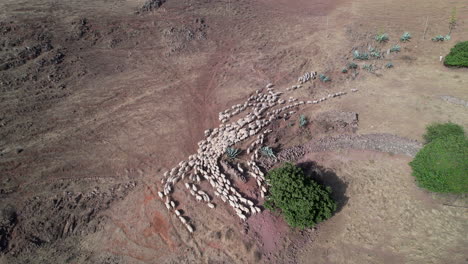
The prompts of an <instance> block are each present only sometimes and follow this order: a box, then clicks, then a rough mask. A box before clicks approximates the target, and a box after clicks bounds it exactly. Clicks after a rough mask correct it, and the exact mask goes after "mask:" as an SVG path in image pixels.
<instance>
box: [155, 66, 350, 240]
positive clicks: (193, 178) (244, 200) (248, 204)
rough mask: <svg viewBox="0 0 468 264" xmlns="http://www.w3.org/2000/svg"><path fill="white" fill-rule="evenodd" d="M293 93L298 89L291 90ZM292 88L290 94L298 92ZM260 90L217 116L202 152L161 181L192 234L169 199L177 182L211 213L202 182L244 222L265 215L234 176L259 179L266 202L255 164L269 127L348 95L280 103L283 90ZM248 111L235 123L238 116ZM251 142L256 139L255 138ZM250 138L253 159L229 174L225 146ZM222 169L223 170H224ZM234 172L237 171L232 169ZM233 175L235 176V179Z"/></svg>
mask: <svg viewBox="0 0 468 264" xmlns="http://www.w3.org/2000/svg"><path fill="white" fill-rule="evenodd" d="M315 76H316V73H315V72H312V73H308V74H307V73H306V74H305V75H304V76H302V77H300V78H299V82H300V83H301V84H303V83H305V82H307V81H309V80H312V79H315ZM293 87H294V89H296V88H298V87H299V88H300V85H295V86H293ZM294 89H292V88H288V89H287V91H290V90H294ZM262 90H264V89H260V90H257V91H256V92H255V94H253V95H251V96H250V97H249V98H248V100H247V101H246V102H244V103H243V104H236V105H233V106H232V107H231V108H229V109H226V110H224V111H222V112H220V113H219V120H220V122H221V124H220V125H219V127H217V128H213V129H208V130H206V131H205V138H204V139H203V140H201V141H200V142H198V151H197V153H196V154H193V155H190V156H189V157H188V160H184V161H181V162H180V163H179V164H178V165H177V166H176V167H174V168H172V169H171V170H169V171H166V172H165V173H164V174H163V178H162V180H161V183H162V185H163V189H162V191H159V192H158V195H159V197H160V198H161V199H162V200H163V201H164V203H165V206H166V208H167V209H168V210H169V211H171V212H173V213H174V214H175V216H176V217H177V218H178V219H179V220H180V222H181V223H182V224H183V225H184V226H185V227H186V228H187V230H188V231H189V232H190V233H192V232H194V227H193V226H192V224H191V223H190V221H189V218H187V217H186V216H184V215H183V211H182V210H180V209H177V208H178V207H180V205H179V204H178V203H177V202H176V201H175V200H174V199H173V198H172V197H171V194H172V192H173V191H174V188H175V187H176V185H177V183H178V182H179V181H184V185H185V188H186V192H187V193H189V194H190V195H191V196H192V197H193V198H194V199H195V200H196V201H197V202H199V203H202V204H206V206H208V207H209V208H211V209H214V208H215V207H216V205H215V203H214V202H213V198H214V197H213V196H210V194H209V193H208V191H207V190H202V189H201V187H200V185H197V184H198V183H200V182H201V181H207V182H208V183H209V185H211V187H212V190H211V191H212V194H213V195H214V196H216V197H218V198H219V200H221V201H223V202H224V203H227V204H229V205H230V206H231V207H232V209H233V210H234V211H235V213H236V214H237V216H238V217H239V218H240V219H241V220H242V221H245V220H246V219H247V217H249V216H251V215H255V214H258V213H260V212H261V209H260V207H258V206H257V205H256V204H255V203H254V202H253V201H252V200H250V199H249V198H248V197H246V196H245V195H243V194H242V193H241V192H240V191H239V190H238V189H237V188H236V186H235V184H234V182H233V180H232V177H231V176H237V177H238V178H239V175H241V179H242V178H243V179H244V180H245V179H248V178H247V176H249V177H252V178H254V179H255V181H256V183H257V186H258V191H259V192H260V196H261V197H262V198H263V197H264V196H265V195H266V193H267V190H268V184H267V182H266V181H265V174H264V172H263V171H262V169H261V168H260V167H259V166H258V165H257V162H256V161H257V160H258V159H259V155H260V154H259V150H260V148H261V147H262V145H263V144H264V142H265V136H266V135H267V134H268V133H271V132H272V130H270V129H267V126H268V125H270V124H271V122H273V121H274V120H275V119H281V118H287V117H289V116H291V115H292V114H294V113H295V112H296V111H294V110H293V109H297V108H299V107H300V106H301V105H305V104H317V103H320V102H323V101H325V100H327V99H328V98H333V97H337V96H342V95H344V94H346V93H345V92H338V93H335V94H329V95H328V96H327V97H323V98H320V99H318V100H313V101H298V100H297V99H295V98H293V97H290V98H289V100H287V101H286V100H283V99H281V95H282V94H283V93H282V92H276V91H275V90H274V88H273V84H271V83H270V84H268V85H267V86H266V91H265V92H263V91H262ZM247 109H248V111H249V112H248V113H246V114H244V115H243V116H240V117H239V118H237V119H236V120H233V119H234V118H235V117H236V116H237V115H240V114H241V113H243V112H245V111H246V110H247ZM252 138H253V139H252ZM247 140H251V142H250V143H249V145H248V147H247V149H246V154H247V155H250V160H239V159H236V162H237V165H234V166H232V167H231V169H232V170H231V173H230V174H229V172H228V170H226V169H225V168H226V163H227V162H225V161H223V160H222V158H223V155H224V154H225V151H226V149H227V148H229V147H232V146H234V145H236V144H240V143H242V142H245V141H247ZM222 165H224V166H222ZM233 170H234V173H232V171H233ZM233 174H235V175H233Z"/></svg>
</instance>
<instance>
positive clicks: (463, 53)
mask: <svg viewBox="0 0 468 264" xmlns="http://www.w3.org/2000/svg"><path fill="white" fill-rule="evenodd" d="M444 65H445V66H454V67H468V41H464V42H460V43H457V44H456V45H455V46H454V47H453V48H452V49H451V50H450V53H449V54H448V55H447V56H446V57H445V60H444Z"/></svg>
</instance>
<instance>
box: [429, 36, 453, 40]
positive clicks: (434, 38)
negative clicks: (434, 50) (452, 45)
mask: <svg viewBox="0 0 468 264" xmlns="http://www.w3.org/2000/svg"><path fill="white" fill-rule="evenodd" d="M451 38H452V37H450V35H446V36H445V37H444V36H442V35H438V36H435V37H433V38H432V41H434V42H439V41H449V40H450V39H451Z"/></svg>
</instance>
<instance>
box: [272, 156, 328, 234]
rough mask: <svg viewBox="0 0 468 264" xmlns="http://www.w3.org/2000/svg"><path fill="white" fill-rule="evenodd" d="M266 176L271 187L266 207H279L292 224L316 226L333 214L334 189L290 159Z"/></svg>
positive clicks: (294, 225) (295, 225) (302, 226)
mask: <svg viewBox="0 0 468 264" xmlns="http://www.w3.org/2000/svg"><path fill="white" fill-rule="evenodd" d="M266 178H267V181H268V183H269V184H270V189H269V194H268V196H267V198H266V202H265V207H266V208H268V209H270V210H275V209H280V210H281V212H282V214H283V216H284V218H285V220H286V222H287V223H288V224H289V225H290V226H292V227H298V228H302V229H303V228H308V227H313V226H314V225H315V224H317V223H319V222H322V221H325V220H327V219H328V218H330V217H331V216H332V215H333V212H335V210H336V203H335V201H333V199H332V198H331V196H330V194H331V189H330V188H329V187H325V186H323V185H320V184H318V183H317V182H315V181H314V180H312V179H311V178H310V177H307V176H306V175H305V174H304V171H303V170H302V169H301V168H299V167H297V166H295V165H293V164H291V163H286V164H284V165H283V166H282V167H280V168H277V169H273V170H271V171H270V172H268V174H267V176H266Z"/></svg>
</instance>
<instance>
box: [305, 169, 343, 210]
mask: <svg viewBox="0 0 468 264" xmlns="http://www.w3.org/2000/svg"><path fill="white" fill-rule="evenodd" d="M297 166H298V167H300V168H301V169H302V170H303V171H304V173H305V174H306V175H307V176H309V177H311V178H312V179H313V180H315V181H316V182H318V183H320V184H323V185H325V186H330V188H331V189H332V198H333V199H334V200H335V202H336V205H337V208H336V212H335V214H336V213H338V212H340V211H341V209H343V207H344V206H345V205H346V204H347V203H348V200H349V197H347V196H346V189H347V188H348V184H347V183H346V182H344V181H343V180H341V179H340V178H339V177H338V176H337V175H336V174H335V172H333V171H331V170H328V169H326V168H323V167H321V166H320V165H318V164H317V163H316V162H314V161H307V162H302V163H298V164H297Z"/></svg>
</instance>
